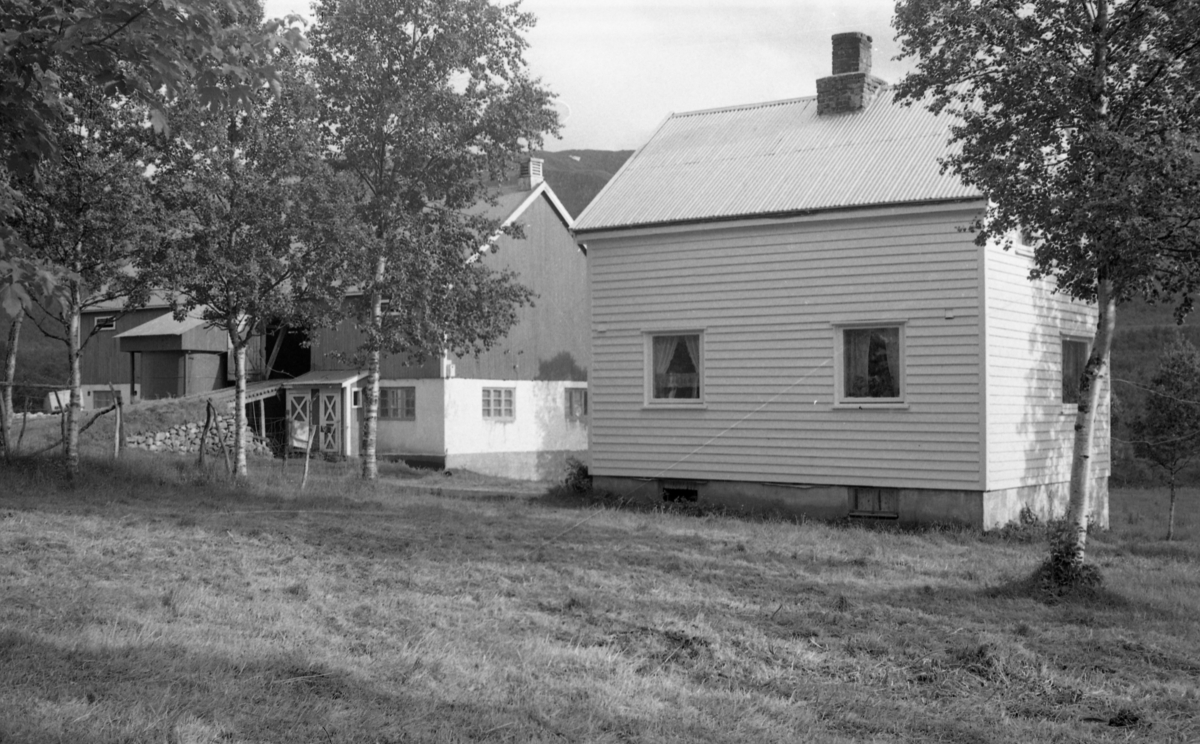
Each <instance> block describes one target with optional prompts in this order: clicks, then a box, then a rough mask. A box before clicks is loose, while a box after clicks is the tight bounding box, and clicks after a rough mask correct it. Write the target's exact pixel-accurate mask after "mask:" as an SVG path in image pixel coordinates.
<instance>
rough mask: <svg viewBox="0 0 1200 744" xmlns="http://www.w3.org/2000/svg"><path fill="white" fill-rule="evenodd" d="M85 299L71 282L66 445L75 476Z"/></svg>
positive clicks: (68, 323)
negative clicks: (81, 329) (69, 369)
mask: <svg viewBox="0 0 1200 744" xmlns="http://www.w3.org/2000/svg"><path fill="white" fill-rule="evenodd" d="M82 301H83V297H82V293H81V292H80V290H79V284H78V283H76V282H71V302H70V304H69V306H68V307H67V308H66V309H65V310H64V312H65V313H67V318H66V320H67V322H66V326H67V356H68V357H70V362H71V399H70V402H69V403H68V404H67V413H66V416H67V441H66V446H65V447H64V450H65V454H66V460H67V474H68V475H70V476H71V477H72V478H74V477H75V476H76V475H78V474H79V416H80V414H81V413H82V411H83V380H82V376H81V374H80V369H79V357H80V348H81V344H80V338H79V334H80V313H79V305H80V303H81V302H82Z"/></svg>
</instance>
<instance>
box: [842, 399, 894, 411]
mask: <svg viewBox="0 0 1200 744" xmlns="http://www.w3.org/2000/svg"><path fill="white" fill-rule="evenodd" d="M830 408H832V409H833V410H835V411H837V410H859V411H877V410H890V411H907V410H908V404H907V403H905V402H903V401H897V402H894V403H867V402H865V401H864V402H859V401H855V402H853V403H850V402H844V401H843V402H841V403H834V404H833V405H832V406H830Z"/></svg>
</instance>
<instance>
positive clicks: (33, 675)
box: [0, 630, 503, 743]
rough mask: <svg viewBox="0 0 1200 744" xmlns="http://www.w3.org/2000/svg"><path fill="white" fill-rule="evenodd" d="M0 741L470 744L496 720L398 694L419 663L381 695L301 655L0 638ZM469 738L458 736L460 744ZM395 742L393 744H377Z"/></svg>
mask: <svg viewBox="0 0 1200 744" xmlns="http://www.w3.org/2000/svg"><path fill="white" fill-rule="evenodd" d="M0 669H3V672H2V673H0V700H3V702H0V740H3V741H88V742H97V743H102V742H152V741H153V742H161V741H183V740H188V741H201V740H203V741H227V740H228V741H264V742H265V741H281V742H282V741H313V742H316V741H330V740H332V741H393V740H395V741H399V740H401V739H403V740H407V738H406V737H410V736H415V738H417V739H421V738H422V734H425V735H427V734H430V733H441V734H442V735H445V734H455V733H461V734H466V733H467V732H471V734H473V735H474V736H475V737H478V736H480V735H481V734H482V733H483V732H484V731H485V729H486V728H487V727H488V726H489V724H492V725H494V723H495V718H496V717H497V714H500V715H503V711H498V710H496V709H495V708H492V709H490V710H489V709H485V708H483V707H478V706H473V705H471V704H469V703H463V702H461V701H455V702H452V703H451V702H447V701H444V700H438V699H436V698H435V697H433V696H431V695H428V694H424V693H413V694H409V693H398V692H396V691H395V690H396V689H401V688H403V687H404V686H405V683H406V682H407V681H408V678H409V677H410V676H411V675H413V674H424V673H426V670H423V669H421V667H420V663H419V662H414V663H411V664H409V665H408V666H407V667H406V666H405V665H404V664H401V665H399V667H398V668H394V669H391V670H389V679H388V680H387V681H386V682H385V683H384V684H385V685H387V686H388V687H391V688H393V689H392V690H391V691H388V692H384V691H381V690H380V689H379V688H378V686H376V685H373V684H371V683H370V682H368V681H364V680H362V679H360V678H358V677H357V675H355V674H352V673H351V672H350V671H348V670H346V669H342V668H339V667H337V666H334V665H331V664H327V663H324V662H322V661H320V660H318V659H317V658H315V655H310V654H306V653H304V652H301V651H278V650H264V651H263V652H262V653H261V654H255V655H253V656H248V657H241V658H232V657H229V656H226V655H221V654H214V653H211V652H198V651H197V650H195V649H190V648H188V647H185V646H182V645H176V644H169V643H163V642H161V641H151V642H144V643H136V644H122V645H112V646H109V645H107V644H96V643H88V642H86V641H72V642H70V643H64V644H61V645H60V644H57V643H54V642H51V641H46V640H44V639H43V638H41V637H39V636H35V635H34V634H31V633H26V632H22V631H17V630H5V631H0ZM468 736H469V735H468ZM386 737H396V738H394V739H393V738H386Z"/></svg>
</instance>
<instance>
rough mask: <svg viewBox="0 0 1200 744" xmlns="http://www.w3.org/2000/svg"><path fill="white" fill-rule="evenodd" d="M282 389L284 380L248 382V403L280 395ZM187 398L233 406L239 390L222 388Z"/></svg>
mask: <svg viewBox="0 0 1200 744" xmlns="http://www.w3.org/2000/svg"><path fill="white" fill-rule="evenodd" d="M281 387H283V381H282V380H259V381H257V382H247V383H246V402H247V403H253V402H255V401H257V400H262V399H264V398H270V397H272V396H274V395H276V394H278V393H279V388H281ZM187 397H189V398H208V399H209V400H211V401H212V402H213V404H214V405H215V404H217V403H228V404H232V403H233V401H234V399H235V398H236V397H237V388H236V387H227V388H221V389H220V390H214V391H210V392H207V393H198V394H196V395H189V396H187Z"/></svg>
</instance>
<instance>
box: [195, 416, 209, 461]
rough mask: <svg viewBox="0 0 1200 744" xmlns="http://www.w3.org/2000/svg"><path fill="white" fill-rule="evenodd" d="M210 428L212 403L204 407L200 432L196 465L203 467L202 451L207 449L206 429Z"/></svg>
mask: <svg viewBox="0 0 1200 744" xmlns="http://www.w3.org/2000/svg"><path fill="white" fill-rule="evenodd" d="M210 426H212V402H211V401H210V402H209V404H208V405H207V406H205V407H204V428H203V429H201V430H200V459H199V460H198V461H197V464H199V465H200V467H204V451H205V450H206V449H208V429H209V427H210Z"/></svg>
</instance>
